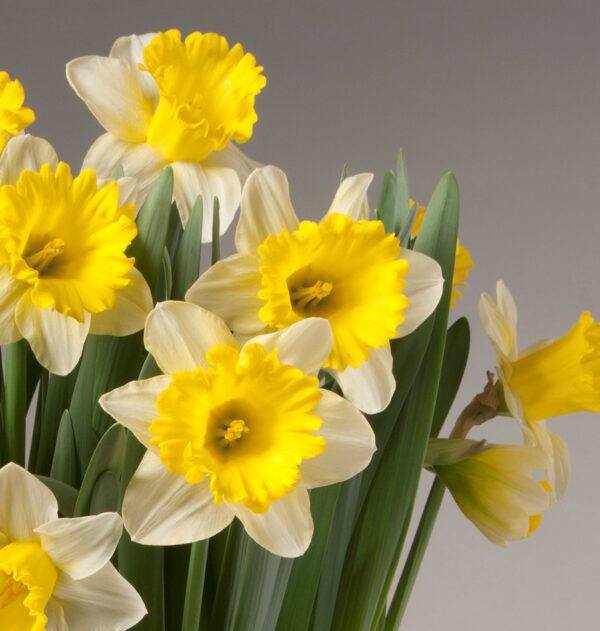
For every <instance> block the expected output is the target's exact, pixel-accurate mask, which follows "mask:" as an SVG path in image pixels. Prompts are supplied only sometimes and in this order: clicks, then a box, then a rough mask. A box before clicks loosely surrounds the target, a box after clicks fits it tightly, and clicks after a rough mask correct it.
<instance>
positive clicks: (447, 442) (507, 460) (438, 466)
mask: <svg viewBox="0 0 600 631" xmlns="http://www.w3.org/2000/svg"><path fill="white" fill-rule="evenodd" d="M545 464H546V457H545V454H544V453H543V452H542V451H541V450H540V449H538V448H535V447H530V446H524V445H489V444H486V443H485V441H480V442H479V441H474V440H469V439H466V438H451V439H442V438H435V439H431V440H430V442H429V449H428V452H427V456H426V459H425V466H426V467H427V468H428V469H430V470H431V471H433V472H435V473H436V474H437V475H438V476H439V478H440V479H441V480H442V482H443V483H444V484H445V485H446V487H447V488H448V490H449V491H450V493H451V494H452V497H453V498H454V500H455V501H456V504H457V505H458V507H459V508H460V510H461V511H462V512H463V513H464V515H465V516H466V517H467V518H468V519H470V520H471V521H472V522H473V524H475V526H477V528H479V530H480V531H481V532H482V533H483V534H484V535H485V536H486V537H487V538H488V539H489V540H490V541H492V542H493V543H496V544H499V545H505V544H506V542H507V541H515V540H518V539H524V538H525V537H528V536H529V535H530V534H531V533H532V532H533V531H534V530H536V529H537V528H538V527H539V525H540V522H541V519H542V513H543V512H544V511H545V510H546V509H547V508H548V507H549V506H550V497H551V495H550V494H551V492H552V487H551V486H550V485H549V484H548V483H547V482H546V481H544V480H542V481H537V480H535V479H534V477H533V473H534V472H535V471H539V470H543V469H544V468H545Z"/></svg>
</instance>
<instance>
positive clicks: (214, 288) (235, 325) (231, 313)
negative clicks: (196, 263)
mask: <svg viewBox="0 0 600 631" xmlns="http://www.w3.org/2000/svg"><path fill="white" fill-rule="evenodd" d="M259 265H260V259H259V258H258V257H257V256H253V255H251V254H234V255H233V256H230V257H228V258H226V259H223V260H221V261H218V262H217V263H215V264H214V265H213V266H212V267H209V268H208V269H207V270H206V272H204V274H202V276H200V278H199V279H198V280H197V281H196V282H195V283H194V284H193V285H192V286H191V287H190V288H189V289H188V291H187V293H186V295H185V299H186V300H187V301H189V302H193V303H194V304H197V305H199V306H200V307H204V309H206V310H208V311H212V312H213V313H216V314H217V315H218V316H219V317H221V318H223V320H225V322H227V324H228V325H229V326H230V327H231V329H232V330H233V331H235V332H236V333H243V334H248V335H252V334H254V333H258V332H259V331H262V330H263V329H264V328H265V323H264V322H262V321H261V320H260V318H259V317H258V312H259V310H260V308H261V307H262V306H263V304H264V302H263V301H262V300H261V299H260V298H259V297H258V292H259V291H260V287H261V277H260V272H259V271H258V270H259Z"/></svg>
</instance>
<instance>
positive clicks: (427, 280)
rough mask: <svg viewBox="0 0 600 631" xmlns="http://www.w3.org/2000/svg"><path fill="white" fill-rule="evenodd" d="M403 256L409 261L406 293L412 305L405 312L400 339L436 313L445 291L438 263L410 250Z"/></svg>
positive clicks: (405, 251)
mask: <svg viewBox="0 0 600 631" xmlns="http://www.w3.org/2000/svg"><path fill="white" fill-rule="evenodd" d="M401 256H402V258H405V259H407V260H408V274H407V275H406V287H405V288H404V293H405V294H406V297H407V298H408V300H409V302H410V305H409V306H408V307H407V308H406V310H405V312H404V316H405V319H404V322H403V323H402V324H401V325H400V326H399V327H398V329H397V333H398V337H404V336H405V335H408V334H409V333H412V332H413V331H414V330H415V329H416V328H417V327H418V326H419V325H420V324H422V323H423V322H424V321H425V320H426V319H427V318H428V317H429V316H430V315H431V314H432V313H433V312H434V311H435V308H436V307H437V305H438V302H439V301H440V298H441V297H442V291H443V289H444V279H443V277H442V268H441V267H440V266H439V263H438V262H437V261H434V260H433V259H432V258H431V257H430V256H426V255H425V254H421V253H420V252H415V251H414V250H408V249H403V250H402V254H401ZM450 280H451V279H450Z"/></svg>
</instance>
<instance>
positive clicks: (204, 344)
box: [100, 302, 375, 557]
mask: <svg viewBox="0 0 600 631" xmlns="http://www.w3.org/2000/svg"><path fill="white" fill-rule="evenodd" d="M144 341H145V345H146V348H147V349H148V351H149V352H150V353H152V355H153V357H154V358H155V359H156V361H157V363H158V365H159V366H160V368H161V370H162V371H163V372H164V373H165V374H164V375H161V376H159V377H154V378H151V379H146V380H144V381H134V382H131V383H129V384H127V385H125V386H123V387H121V388H117V389H116V390H113V391H112V392H109V393H108V394H105V395H103V396H102V397H101V399H100V405H101V406H102V407H103V408H104V410H106V411H107V412H108V413H109V414H110V415H111V416H113V417H114V418H115V419H116V420H117V421H118V422H119V423H121V424H122V425H124V426H125V427H127V428H129V429H130V430H131V431H132V432H133V433H134V435H135V436H136V437H137V439H138V440H139V441H140V442H142V443H143V444H144V445H145V446H146V448H147V452H146V455H145V456H144V458H143V460H142V462H141V464H140V466H139V468H138V469H137V471H136V473H135V474H134V476H133V478H132V480H131V482H130V484H129V486H128V488H127V491H126V493H125V497H124V502H123V520H124V522H125V527H126V528H127V530H128V532H129V534H130V535H131V538H132V539H133V540H134V541H137V542H139V543H143V544H149V545H174V544H181V543H189V542H193V541H199V540H201V539H207V538H208V537H211V536H212V535H214V534H216V533H218V532H219V531H221V530H222V529H223V528H225V527H226V526H227V525H228V524H229V523H230V522H231V521H232V520H233V518H234V517H237V518H238V519H239V520H240V521H241V522H242V524H243V525H244V527H245V529H246V531H247V532H248V534H249V535H250V536H251V537H252V538H253V539H254V540H255V541H256V542H257V543H258V544H260V545H261V546H263V547H264V548H266V549H267V550H269V551H271V552H273V553H274V554H278V555H280V556H286V557H295V556H299V555H301V554H303V553H304V551H305V550H306V548H307V547H308V545H309V543H310V540H311V536H312V531H313V523H312V519H311V513H310V504H309V495H308V489H310V488H314V487H318V486H324V485H328V484H334V483H336V482H339V481H342V480H346V479H348V478H350V477H352V476H353V475H355V474H357V473H358V472H359V471H362V470H363V469H364V468H365V467H366V466H367V465H368V463H369V462H370V460H371V456H372V454H373V452H374V450H375V438H374V435H373V431H372V429H371V426H370V425H369V423H368V422H367V420H366V419H365V418H364V417H363V416H362V414H361V413H360V412H359V411H358V410H357V409H356V408H355V407H354V406H353V405H352V404H350V403H349V402H348V401H346V400H345V399H343V398H342V397H340V396H338V395H336V394H334V393H332V392H329V391H327V390H322V389H319V381H318V378H317V376H316V375H317V373H318V371H319V369H320V368H321V365H322V364H323V362H324V361H325V359H326V358H327V356H328V355H329V353H330V351H331V344H332V340H331V330H330V327H329V325H328V323H327V321H326V320H323V319H321V318H311V319H307V320H303V321H302V322H298V323H296V324H294V325H293V326H291V327H290V328H288V329H284V330H283V331H279V332H277V333H272V334H266V335H261V336H259V337H255V338H252V339H250V340H249V341H247V342H246V343H245V344H244V345H243V346H240V345H239V344H238V343H237V341H236V339H235V338H234V337H233V335H232V334H231V332H230V330H229V328H228V327H227V325H226V324H225V323H224V322H223V321H222V320H221V319H220V318H218V317H217V316H215V315H213V314H211V313H209V312H208V311H205V310H204V309H202V308H201V307H198V306H196V305H193V304H190V303H185V302H164V303H160V304H159V305H157V307H156V308H155V309H154V311H152V312H151V313H150V315H149V316H148V321H147V324H146V329H145V333H144Z"/></svg>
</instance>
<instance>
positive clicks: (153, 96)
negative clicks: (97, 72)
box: [110, 33, 160, 107]
mask: <svg viewBox="0 0 600 631" xmlns="http://www.w3.org/2000/svg"><path fill="white" fill-rule="evenodd" d="M155 35H156V33H145V34H144V35H128V36H126V37H119V39H117V41H116V42H115V43H114V44H113V47H112V48H111V49H110V57H116V58H117V59H122V60H123V61H125V62H127V63H128V64H129V65H130V66H131V67H132V68H133V70H134V71H135V73H136V75H137V80H138V83H139V84H140V87H141V88H142V91H143V93H144V95H145V96H146V98H147V99H148V101H150V103H152V105H153V106H155V107H156V105H158V100H159V98H160V94H159V92H158V86H157V85H156V81H154V78H153V77H152V75H151V74H150V73H149V72H146V71H144V70H140V68H139V65H140V64H142V63H143V62H144V48H146V46H148V44H149V43H150V42H151V41H152V40H153V39H154V37H155Z"/></svg>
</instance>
